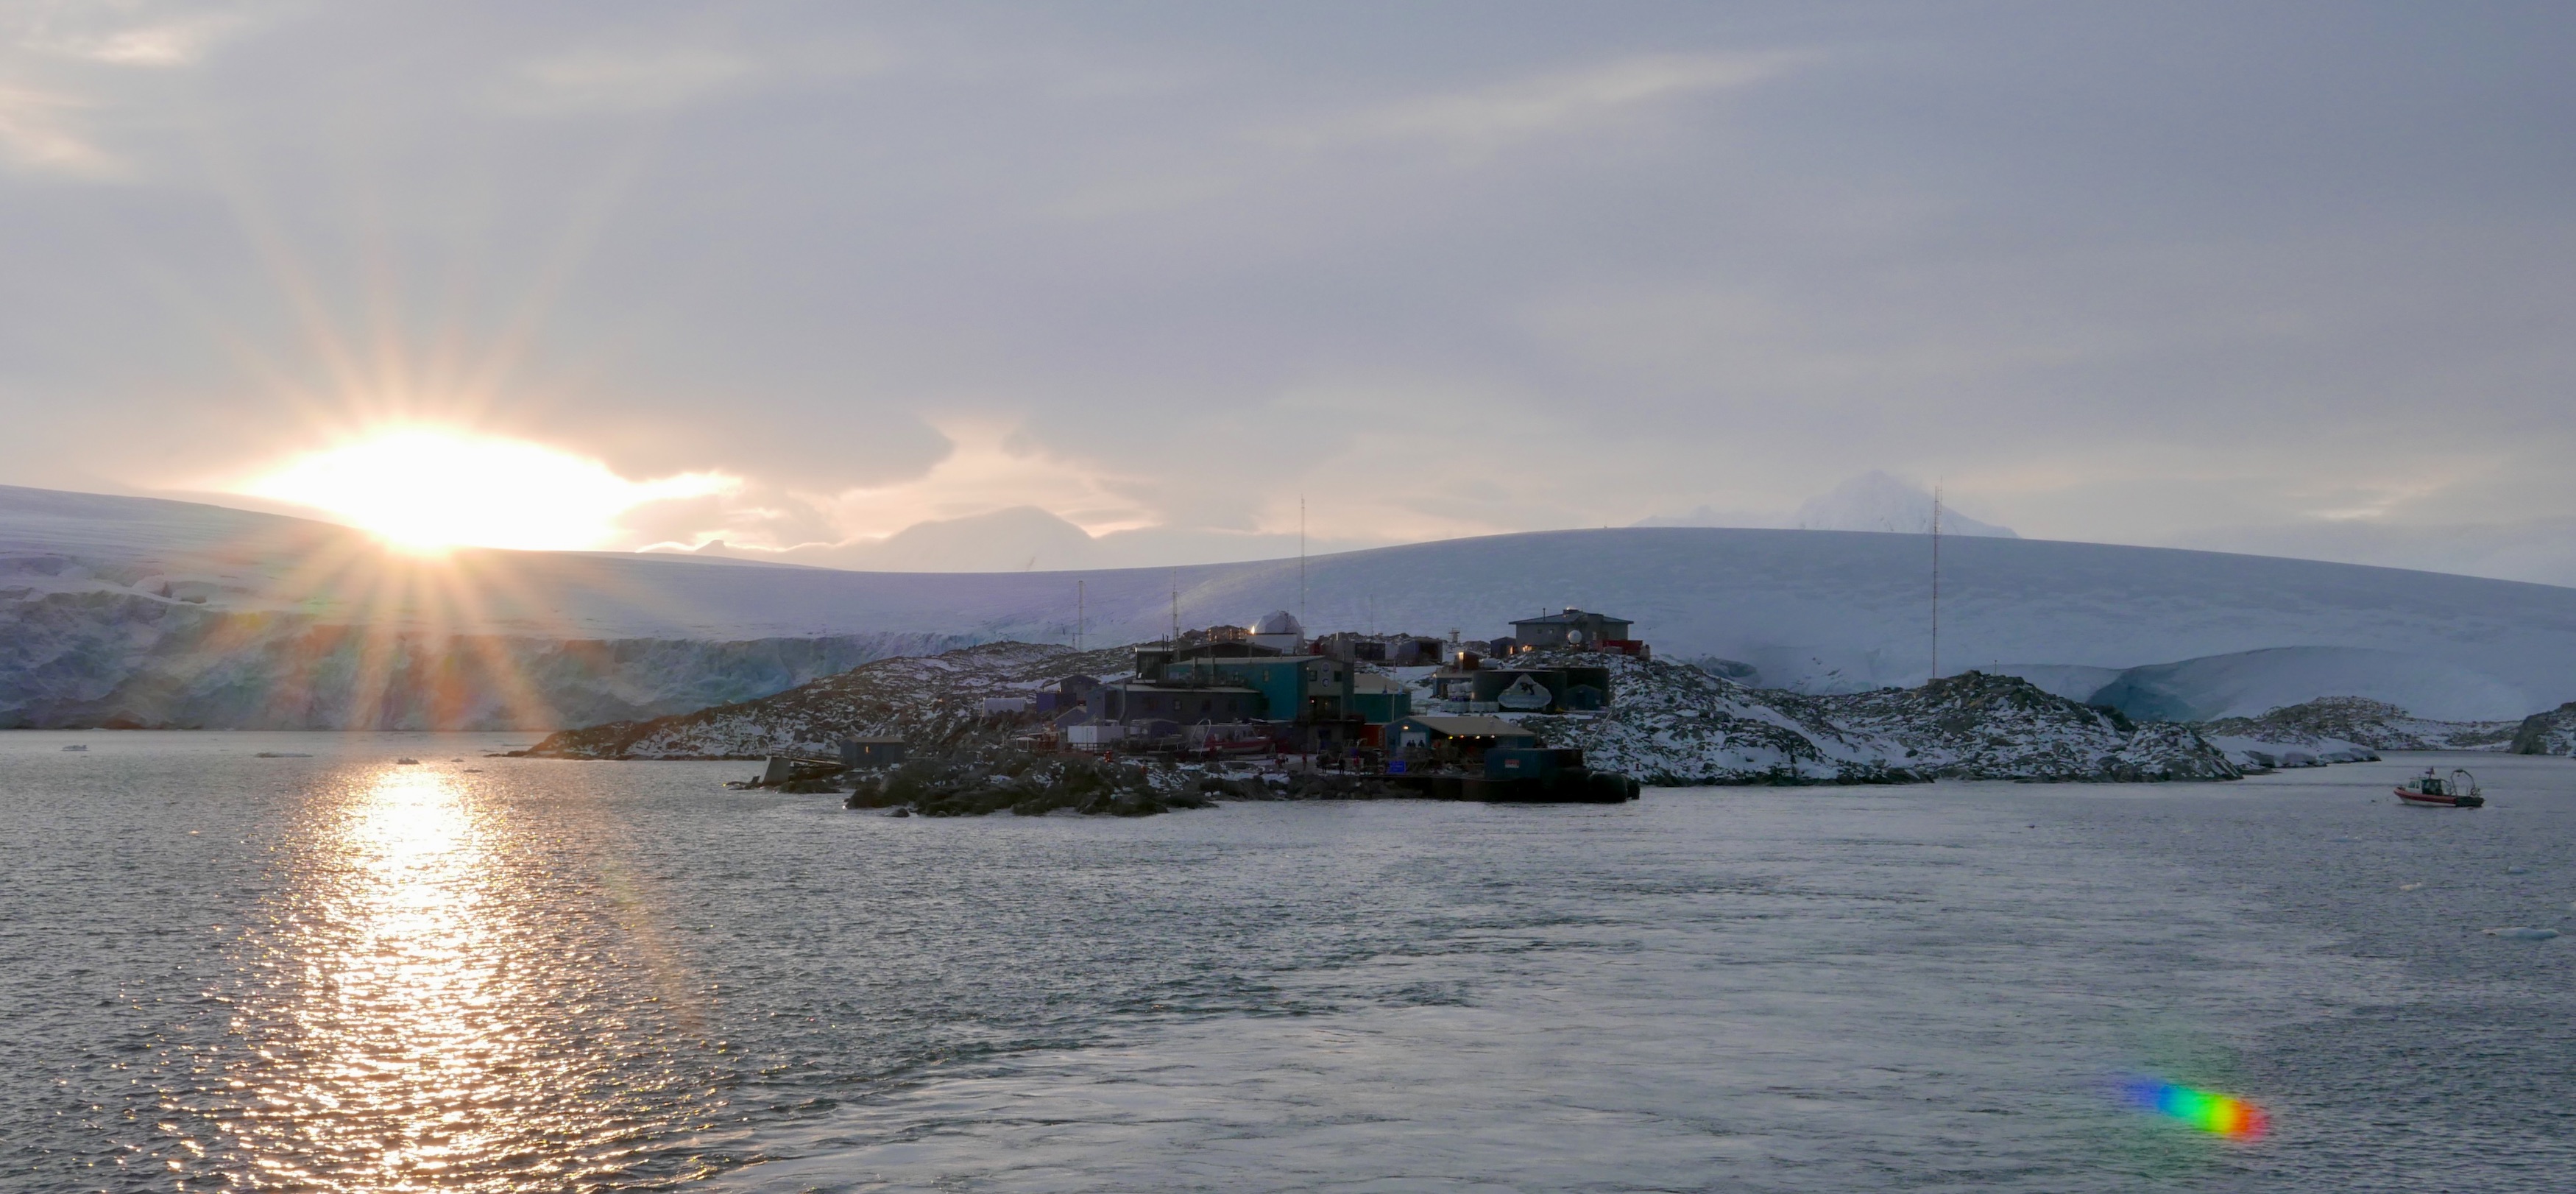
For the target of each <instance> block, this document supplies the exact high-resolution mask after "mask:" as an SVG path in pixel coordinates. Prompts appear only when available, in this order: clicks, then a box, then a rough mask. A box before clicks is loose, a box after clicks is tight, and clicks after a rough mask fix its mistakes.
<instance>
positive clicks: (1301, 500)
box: [1297, 493, 1306, 634]
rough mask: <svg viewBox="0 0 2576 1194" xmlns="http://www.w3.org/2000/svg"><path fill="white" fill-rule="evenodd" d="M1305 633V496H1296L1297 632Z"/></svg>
mask: <svg viewBox="0 0 2576 1194" xmlns="http://www.w3.org/2000/svg"><path fill="white" fill-rule="evenodd" d="M1305 631H1306V495H1305V494H1302V493H1301V494H1298V495H1297V632H1298V633H1299V634H1304V633H1305Z"/></svg>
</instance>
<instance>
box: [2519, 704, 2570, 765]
mask: <svg viewBox="0 0 2576 1194" xmlns="http://www.w3.org/2000/svg"><path fill="white" fill-rule="evenodd" d="M2506 749H2508V750H2510V751H2512V752H2513V753H2515V754H2518V755H2576V701H2569V702H2567V703H2566V704H2564V705H2560V706H2559V707H2557V708H2555V709H2552V710H2550V711H2549V712H2547V713H2534V714H2532V715H2531V716H2529V717H2526V718H2523V719H2522V724H2521V725H2519V726H2516V727H2514V731H2513V740H2512V741H2511V742H2509V743H2507V744H2506Z"/></svg>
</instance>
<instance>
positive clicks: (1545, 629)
mask: <svg viewBox="0 0 2576 1194" xmlns="http://www.w3.org/2000/svg"><path fill="white" fill-rule="evenodd" d="M1629 625H1630V623H1629V621H1628V619H1626V618H1614V617H1611V616H1610V615H1608V614H1596V613H1590V612H1587V611H1584V610H1579V609H1576V608H1574V607H1573V606H1571V605H1569V606H1566V607H1565V612H1564V613H1561V614H1546V615H1542V616H1540V617H1536V618H1522V619H1520V620H1519V621H1516V622H1513V623H1512V639H1513V641H1514V642H1516V643H1518V644H1519V645H1520V646H1522V647H1524V648H1536V647H1595V648H1597V647H1599V646H1600V645H1601V644H1603V643H1625V642H1629V641H1631V640H1630V639H1629V637H1628V627H1629Z"/></svg>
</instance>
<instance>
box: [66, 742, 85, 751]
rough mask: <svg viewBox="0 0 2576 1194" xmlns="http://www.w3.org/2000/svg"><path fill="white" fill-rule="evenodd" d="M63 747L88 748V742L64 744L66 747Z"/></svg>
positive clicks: (70, 748) (69, 748) (73, 748)
mask: <svg viewBox="0 0 2576 1194" xmlns="http://www.w3.org/2000/svg"><path fill="white" fill-rule="evenodd" d="M63 749H64V750H88V749H89V744H88V743H86V742H75V743H73V744H71V745H70V746H66V747H64V748H63Z"/></svg>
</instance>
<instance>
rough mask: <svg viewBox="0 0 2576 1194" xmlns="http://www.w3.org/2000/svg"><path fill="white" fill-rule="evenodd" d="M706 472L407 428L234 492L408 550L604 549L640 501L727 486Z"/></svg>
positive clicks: (294, 465)
mask: <svg viewBox="0 0 2576 1194" xmlns="http://www.w3.org/2000/svg"><path fill="white" fill-rule="evenodd" d="M733 484H734V483H733V482H732V480H731V479H730V478H726V477H723V476H720V475H717V474H713V473H688V474H682V475H680V476H676V477H669V478H664V479H661V480H656V481H630V480H628V479H626V478H624V477H621V476H619V475H618V474H617V473H616V471H615V470H613V469H610V468H609V467H608V466H607V465H605V464H602V463H601V462H599V461H597V460H592V459H589V458H586V457H582V456H576V455H573V454H572V453H569V452H564V451H560V450H558V449H555V448H549V447H546V446H545V445H542V444H534V443H529V442H527V441H525V440H514V439H502V438H497V437H492V436H481V435H472V434H467V433H463V432H457V431H449V430H444V429H437V428H419V427H404V428H392V429H387V430H383V431H378V432H376V433H373V434H371V435H367V436H364V437H362V438H359V439H355V440H352V441H350V442H348V443H344V444H340V445H338V446H335V447H331V448H326V449H323V450H321V451H317V452H312V453H308V454H306V455H304V456H301V457H298V458H296V459H295V460H293V461H291V462H289V463H287V464H286V465H285V467H283V468H280V469H278V470H277V471H275V472H272V473H269V474H268V475H266V476H263V477H260V478H258V479H257V480H254V481H252V482H251V483H249V484H248V485H245V486H243V487H241V492H244V493H248V494H252V495H255V496H258V497H264V498H269V499H272V500H276V501H285V502H294V503H297V504H299V505H304V506H311V507H313V508H315V509H318V510H321V511H323V512H325V513H327V514H329V515H330V516H331V517H332V518H333V519H335V520H337V521H340V522H344V523H347V524H349V525H351V526H354V527H357V528H359V529H361V530H365V531H370V532H373V533H374V534H376V535H377V536H379V537H381V538H383V539H384V540H385V541H386V542H388V543H391V544H393V545H395V546H397V547H401V548H404V549H407V550H411V551H421V552H436V551H443V550H446V549H448V548H451V547H503V548H518V549H522V550H533V551H550V550H551V551H563V550H581V549H587V548H598V547H605V546H608V545H609V544H610V542H611V541H612V540H613V539H614V538H615V537H616V536H617V534H618V517H619V516H620V515H622V514H624V513H626V512H627V511H628V510H631V509H633V508H635V507H636V506H639V505H642V504H644V503H646V502H651V501H660V500H664V499H669V498H682V497H699V496H704V495H706V494H711V493H720V492H723V491H725V490H727V489H729V488H731V487H732V486H733Z"/></svg>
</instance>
